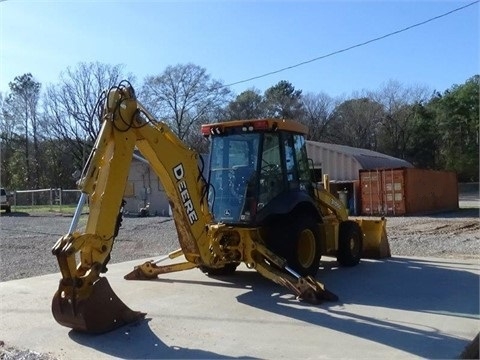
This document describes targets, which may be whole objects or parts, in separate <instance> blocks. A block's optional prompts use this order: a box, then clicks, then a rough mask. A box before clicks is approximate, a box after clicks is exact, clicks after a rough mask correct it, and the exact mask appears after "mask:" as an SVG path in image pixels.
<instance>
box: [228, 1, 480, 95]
mask: <svg viewBox="0 0 480 360" xmlns="http://www.w3.org/2000/svg"><path fill="white" fill-rule="evenodd" d="M478 2H479V0H477V1H474V2H472V3H470V4H467V5H464V6H461V7H459V8H456V9H453V10H451V11H448V12H446V13H444V14H441V15H438V16H435V17H433V18H430V19H428V20H425V21H422V22H419V23H416V24H413V25H410V26H407V27H405V28H403V29H400V30H397V31H393V32H391V33H388V34H386V35H382V36H379V37H376V38H374V39H370V40H367V41H365V42H362V43H359V44H356V45H352V46H349V47H347V48H344V49H341V50H337V51H334V52H331V53H329V54H326V55H322V56H319V57H316V58H313V59H310V60H306V61H302V62H300V63H298V64H295V65H291V66H287V67H284V68H281V69H278V70H274V71H270V72H268V73H265V74H262V75H258V76H254V77H251V78H248V79H245V80H240V81H236V82H233V83H230V84H227V85H224V86H222V87H230V86H233V85H238V84H243V83H246V82H249V81H252V80H256V79H261V78H264V77H266V76H270V75H273V74H278V73H280V72H283V71H286V70H290V69H294V68H296V67H299V66H303V65H306V64H309V63H312V62H314V61H318V60H322V59H325V58H327V57H330V56H333V55H337V54H340V53H343V52H346V51H349V50H352V49H355V48H358V47H361V46H365V45H367V44H370V43H373V42H375V41H379V40H383V39H385V38H388V37H390V36H393V35H397V34H400V33H402V32H405V31H407V30H411V29H413V28H416V27H419V26H422V25H425V24H427V23H429V22H432V21H435V20H438V19H440V18H443V17H445V16H448V15H450V14H453V13H454V12H457V11H460V10H463V9H465V8H467V7H469V6H472V5H475V4H477V3H478Z"/></svg>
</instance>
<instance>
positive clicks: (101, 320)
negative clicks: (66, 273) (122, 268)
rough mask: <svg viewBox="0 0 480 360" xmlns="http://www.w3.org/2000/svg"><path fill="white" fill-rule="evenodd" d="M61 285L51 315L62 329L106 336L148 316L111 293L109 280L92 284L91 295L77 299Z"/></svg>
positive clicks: (103, 279) (53, 301) (54, 298)
mask: <svg viewBox="0 0 480 360" xmlns="http://www.w3.org/2000/svg"><path fill="white" fill-rule="evenodd" d="M63 294H64V291H63V290H62V286H60V288H59V289H58V290H57V292H56V293H55V295H54V296H53V300H52V313H53V317H54V318H55V320H56V321H57V322H58V323H59V324H60V325H63V326H66V327H69V328H72V329H74V330H77V331H83V332H87V333H96V334H100V333H105V332H108V331H111V330H114V329H116V328H119V327H121V326H123V325H126V324H129V323H132V322H135V321H137V320H140V319H142V318H144V317H145V315H146V314H145V313H142V312H139V311H133V310H131V309H130V308H129V307H128V306H127V305H125V304H124V303H123V302H122V300H120V298H119V297H118V296H117V295H116V294H115V292H114V291H113V290H112V288H111V286H110V284H109V282H108V280H107V279H106V278H103V277H102V278H100V279H99V280H98V281H97V282H96V283H94V284H93V285H92V292H91V294H90V296H88V297H87V298H86V299H82V300H76V301H75V300H74V299H71V298H68V297H66V296H64V295H63Z"/></svg>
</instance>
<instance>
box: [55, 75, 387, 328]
mask: <svg viewBox="0 0 480 360" xmlns="http://www.w3.org/2000/svg"><path fill="white" fill-rule="evenodd" d="M99 106H100V109H101V121H102V123H101V128H100V131H99V134H98V137H97V139H96V142H95V144H94V147H93V149H92V152H91V153H90V156H89V158H88V161H87V164H86V166H85V168H84V170H83V172H82V176H81V179H80V180H79V188H80V189H81V191H82V195H81V197H80V201H79V204H78V206H77V209H76V212H75V214H74V217H73V220H72V223H71V225H70V229H69V231H68V233H67V234H66V235H64V236H62V237H61V238H60V239H59V240H58V241H57V242H56V244H55V245H54V246H53V248H52V253H53V254H54V255H55V256H56V257H57V260H58V264H59V267H60V271H61V276H62V278H61V280H60V283H59V287H58V290H57V292H56V293H55V295H54V297H53V300H52V313H53V316H54V318H55V320H56V321H57V322H58V323H59V324H61V325H64V326H67V327H70V328H72V329H74V330H78V331H83V332H90V333H102V332H107V331H110V330H113V329H115V328H118V327H120V326H122V325H124V324H128V323H130V322H134V321H137V320H139V319H142V318H143V317H144V316H145V314H144V313H142V312H139V311H133V310H131V309H130V308H129V307H127V305H125V304H124V303H123V302H122V301H121V300H120V299H119V298H118V297H117V296H116V295H115V292H114V291H113V289H112V288H111V286H110V285H109V282H108V280H107V279H106V278H105V277H103V276H101V274H102V273H104V272H106V269H107V268H106V265H107V263H108V261H109V259H110V253H111V251H112V247H113V243H114V239H115V237H116V236H117V234H118V231H119V228H120V225H121V221H122V213H123V206H124V200H123V194H124V190H125V186H126V183H127V177H128V173H129V168H130V163H131V160H132V156H133V154H134V150H135V149H138V151H140V153H141V154H142V155H143V157H144V158H145V159H146V160H148V162H149V163H150V165H151V167H152V168H153V170H154V171H155V173H156V174H157V175H158V177H159V179H160V181H161V183H162V185H163V187H164V189H165V192H166V194H167V197H168V199H169V202H170V206H171V208H172V213H173V219H174V222H175V226H176V229H177V233H178V240H179V244H180V248H179V250H177V251H174V252H172V253H170V254H168V255H167V256H166V257H165V258H171V259H173V258H176V257H179V256H183V257H184V261H181V262H178V263H173V264H168V265H163V266H161V265H158V264H159V262H160V261H161V260H162V259H160V260H158V261H149V262H146V263H144V264H141V265H139V266H136V267H135V268H134V269H133V271H132V272H131V273H129V274H127V275H125V279H128V280H132V279H137V280H140V279H153V278H156V277H157V276H158V275H160V274H163V273H168V272H173V271H181V270H187V269H192V268H199V269H200V270H202V271H203V272H205V273H207V274H209V275H220V274H223V275H228V274H231V273H233V272H234V271H235V270H236V268H237V266H238V265H239V264H240V263H242V262H243V263H245V264H246V266H247V267H248V268H251V269H255V270H256V271H258V272H259V273H260V274H261V275H263V276H264V277H266V278H268V279H270V280H272V281H274V282H275V283H277V284H280V285H282V286H285V287H286V288H288V289H289V290H290V291H291V292H292V293H293V294H294V295H296V296H297V298H298V299H299V300H303V301H306V302H309V303H312V304H318V303H320V302H321V301H324V300H329V301H335V300H337V299H338V298H337V296H336V295H335V294H333V293H331V292H330V291H328V290H327V289H326V288H325V286H324V285H323V284H322V283H320V282H318V281H317V280H316V279H315V275H316V273H317V271H318V269H319V262H320V258H321V256H322V255H329V256H334V257H336V258H337V261H338V263H339V264H340V265H342V266H354V265H356V264H357V263H358V262H359V261H360V258H361V256H362V251H363V254H364V255H365V254H368V255H369V256H372V257H377V258H378V257H386V256H389V249H388V241H387V239H386V234H385V220H383V219H381V220H350V219H349V218H348V215H347V211H346V209H345V207H344V206H343V204H342V202H340V200H338V199H337V198H336V197H334V196H333V195H331V194H330V193H329V192H328V191H327V189H325V188H324V187H327V188H328V184H327V183H325V186H324V187H321V186H316V185H314V183H313V182H312V179H311V175H310V174H311V172H310V168H309V159H308V158H307V153H306V146H305V135H306V133H307V130H308V129H307V128H306V127H305V126H303V125H302V124H300V123H298V122H295V121H292V120H281V119H258V120H235V121H228V122H220V123H212V124H205V125H202V127H201V131H202V134H203V135H204V136H205V137H208V138H209V139H210V145H211V147H210V156H209V161H208V171H206V173H207V174H208V175H206V176H204V174H203V172H202V170H203V169H202V163H201V161H200V157H199V155H198V154H197V153H196V152H195V151H193V150H192V149H191V148H189V147H188V146H187V145H186V144H184V143H183V142H182V141H181V140H180V139H179V138H178V137H177V136H176V135H175V134H174V133H173V132H172V130H171V129H170V128H169V127H168V125H167V124H165V123H164V122H161V121H158V120H156V119H155V118H154V116H153V115H151V114H150V113H149V112H148V111H147V110H146V109H145V108H144V107H143V106H142V105H141V103H140V102H139V101H138V100H137V98H136V96H135V92H134V90H133V88H132V86H131V85H130V84H129V83H128V82H126V81H122V82H121V83H120V84H119V85H118V86H115V87H113V88H111V89H109V90H108V91H106V92H104V94H103V96H102V97H101V98H100V99H99ZM87 198H88V203H89V215H88V219H87V223H86V226H85V230H84V231H82V232H80V231H77V225H78V220H79V216H80V213H81V209H82V208H83V205H84V203H85V201H86V200H87Z"/></svg>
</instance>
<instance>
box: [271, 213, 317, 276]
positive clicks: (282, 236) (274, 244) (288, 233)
mask: <svg viewBox="0 0 480 360" xmlns="http://www.w3.org/2000/svg"><path fill="white" fill-rule="evenodd" d="M286 222H288V221H286ZM272 227H273V228H272V231H271V233H270V235H269V240H268V241H267V246H268V248H269V249H270V250H272V251H273V252H274V253H275V254H277V255H279V256H281V257H283V258H285V260H287V266H288V267H290V268H292V269H293V270H295V271H296V272H297V273H298V274H299V275H301V276H309V275H310V276H315V275H316V274H317V272H318V268H319V266H320V257H321V255H322V252H321V237H320V230H319V227H318V224H317V222H316V221H315V219H313V218H312V217H311V216H308V215H305V214H299V215H297V216H295V219H293V223H292V220H290V224H288V225H287V224H285V223H283V224H279V223H277V224H276V226H275V225H272Z"/></svg>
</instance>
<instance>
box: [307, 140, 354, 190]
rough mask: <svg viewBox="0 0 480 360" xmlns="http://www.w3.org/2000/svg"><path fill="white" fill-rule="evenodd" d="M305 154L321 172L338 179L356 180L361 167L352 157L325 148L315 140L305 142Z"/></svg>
mask: <svg viewBox="0 0 480 360" xmlns="http://www.w3.org/2000/svg"><path fill="white" fill-rule="evenodd" d="M307 154H308V157H309V158H310V159H312V160H313V163H314V166H315V168H322V173H323V174H328V175H329V176H330V179H332V180H338V181H347V180H351V181H354V180H358V172H359V170H360V169H361V168H362V167H361V165H360V164H359V162H358V161H357V160H356V159H354V158H353V157H351V156H349V155H346V154H343V153H341V152H338V151H335V150H331V149H325V148H323V147H322V146H320V145H319V144H316V143H315V142H310V141H309V142H307Z"/></svg>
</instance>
